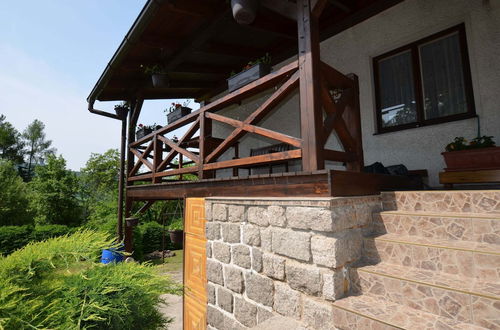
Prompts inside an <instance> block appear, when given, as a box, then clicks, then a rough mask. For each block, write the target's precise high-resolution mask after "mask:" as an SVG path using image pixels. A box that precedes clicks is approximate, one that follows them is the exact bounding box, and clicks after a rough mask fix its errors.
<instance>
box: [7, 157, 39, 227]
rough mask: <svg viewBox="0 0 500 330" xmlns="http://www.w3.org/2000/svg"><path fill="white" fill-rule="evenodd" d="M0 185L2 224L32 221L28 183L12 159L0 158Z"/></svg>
mask: <svg viewBox="0 0 500 330" xmlns="http://www.w3.org/2000/svg"><path fill="white" fill-rule="evenodd" d="M0 187H1V189H0V226H1V225H3V226H6V225H23V224H28V223H31V222H32V221H33V218H32V215H31V213H30V212H29V210H28V208H27V205H28V191H27V189H26V185H25V183H24V182H23V180H22V179H21V177H20V176H19V175H18V173H17V171H16V170H15V169H14V166H13V164H12V163H11V162H10V161H3V160H0Z"/></svg>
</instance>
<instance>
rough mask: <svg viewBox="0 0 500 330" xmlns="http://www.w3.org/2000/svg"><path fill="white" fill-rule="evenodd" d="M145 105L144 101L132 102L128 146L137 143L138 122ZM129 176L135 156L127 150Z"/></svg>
mask: <svg viewBox="0 0 500 330" xmlns="http://www.w3.org/2000/svg"><path fill="white" fill-rule="evenodd" d="M143 104H144V99H137V100H133V101H132V102H131V111H129V117H128V118H129V119H128V133H127V142H128V145H130V144H131V143H133V142H134V141H135V131H136V128H137V121H138V119H139V115H140V114H141V109H142V105H143ZM127 149H128V150H127V171H126V173H127V176H128V173H130V172H131V171H132V168H133V167H134V154H133V153H132V151H131V150H130V148H127Z"/></svg>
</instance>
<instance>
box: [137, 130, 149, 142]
mask: <svg viewBox="0 0 500 330" xmlns="http://www.w3.org/2000/svg"><path fill="white" fill-rule="evenodd" d="M151 133H153V130H152V129H151V128H145V127H143V128H141V129H139V130H137V131H136V132H135V140H136V141H137V140H140V139H142V138H143V137H145V136H146V135H148V134H151Z"/></svg>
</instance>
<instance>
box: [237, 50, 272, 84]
mask: <svg viewBox="0 0 500 330" xmlns="http://www.w3.org/2000/svg"><path fill="white" fill-rule="evenodd" d="M270 72H271V56H269V54H266V55H265V56H263V57H261V58H258V59H257V60H255V61H250V62H248V63H247V65H245V67H243V70H242V71H241V72H239V73H235V72H232V73H231V76H230V77H229V79H227V87H228V91H229V92H233V91H235V90H237V89H239V88H241V87H243V86H245V85H248V84H249V83H251V82H253V81H255V80H257V79H260V78H262V77H264V76H265V75H267V74H269V73H270Z"/></svg>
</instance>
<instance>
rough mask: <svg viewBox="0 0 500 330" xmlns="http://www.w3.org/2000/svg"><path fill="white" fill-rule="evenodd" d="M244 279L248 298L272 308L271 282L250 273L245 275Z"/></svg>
mask: <svg viewBox="0 0 500 330" xmlns="http://www.w3.org/2000/svg"><path fill="white" fill-rule="evenodd" d="M245 278H246V288H247V290H246V291H247V296H248V298H250V299H252V300H253V301H256V302H258V303H261V304H263V305H265V306H272V305H273V294H274V283H273V280H271V279H270V278H268V277H265V276H261V275H258V274H251V273H249V274H247V275H246V276H245Z"/></svg>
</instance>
